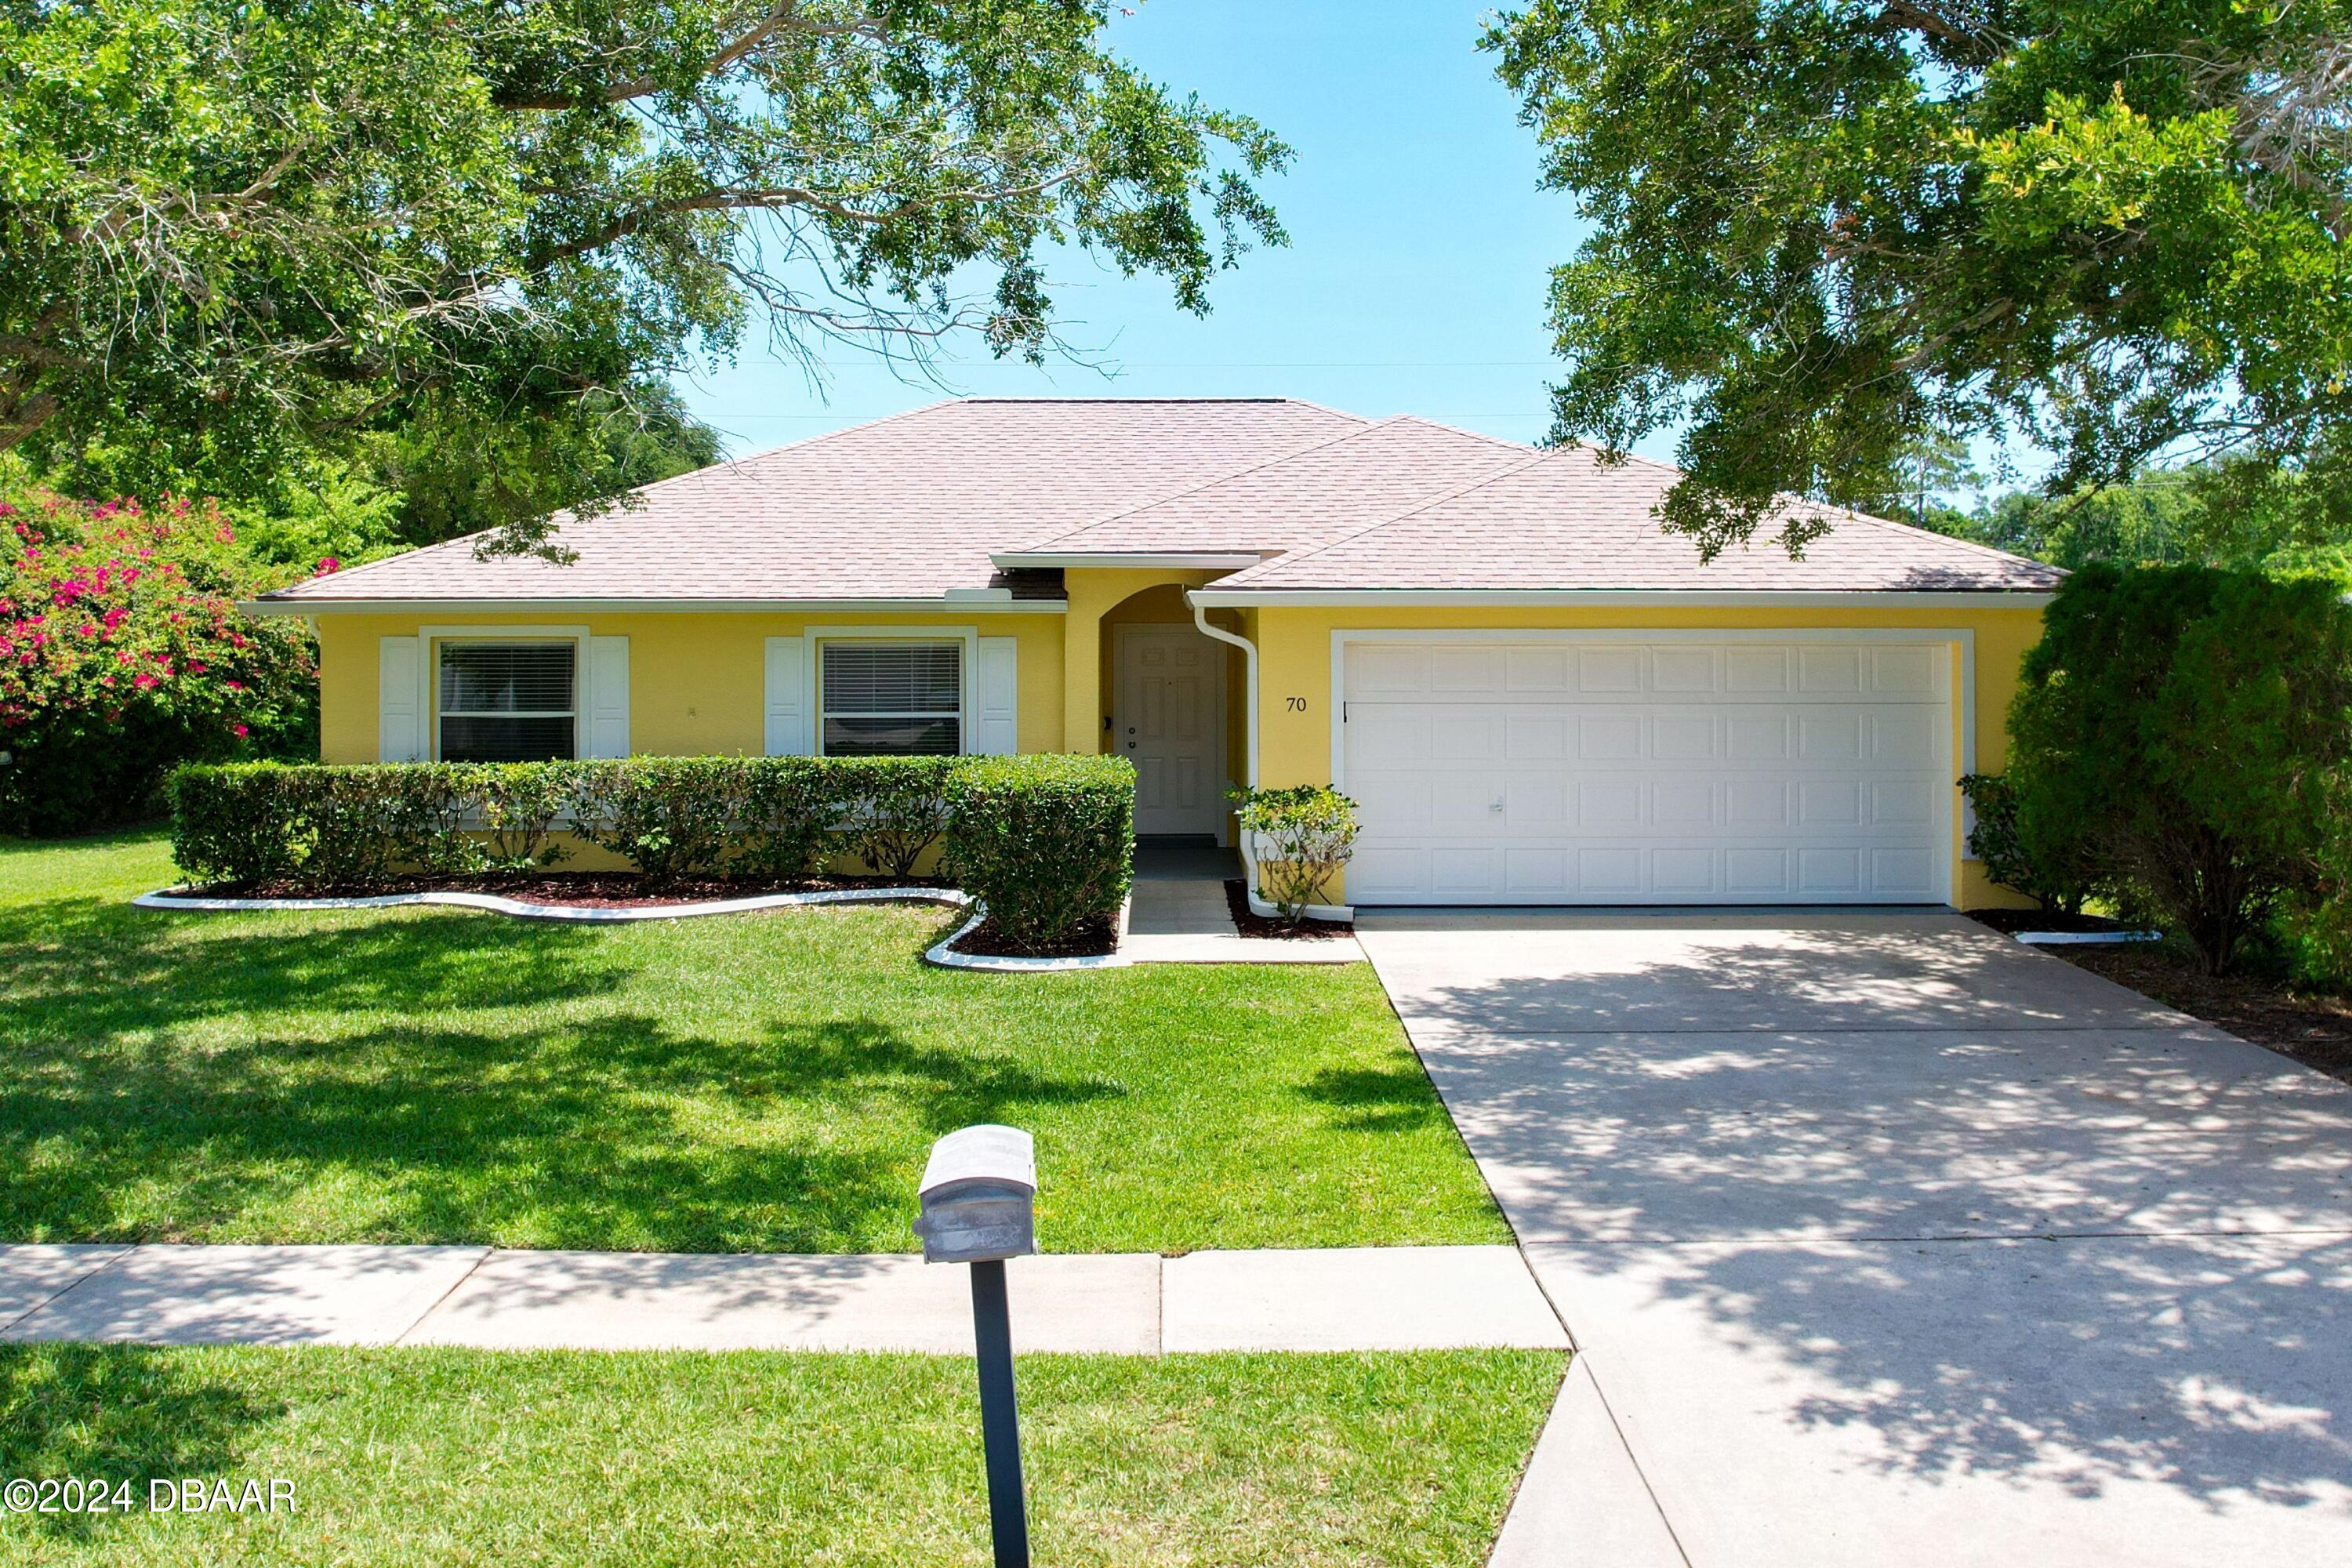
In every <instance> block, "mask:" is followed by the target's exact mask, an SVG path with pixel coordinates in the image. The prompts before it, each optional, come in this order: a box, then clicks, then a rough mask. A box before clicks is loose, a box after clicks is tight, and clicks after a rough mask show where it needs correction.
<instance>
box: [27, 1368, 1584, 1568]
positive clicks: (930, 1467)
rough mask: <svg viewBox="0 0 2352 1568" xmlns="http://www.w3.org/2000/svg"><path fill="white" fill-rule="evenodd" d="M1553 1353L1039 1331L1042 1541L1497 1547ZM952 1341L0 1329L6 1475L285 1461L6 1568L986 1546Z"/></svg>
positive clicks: (976, 1553) (891, 1552) (159, 1471)
mask: <svg viewBox="0 0 2352 1568" xmlns="http://www.w3.org/2000/svg"><path fill="white" fill-rule="evenodd" d="M1565 1360H1566V1358H1565V1357H1564V1356H1561V1355H1558V1354H1552V1353H1548V1352H1507V1351H1460V1352H1419V1353H1414V1354H1409V1355H1407V1354H1384V1355H1258V1356H1248V1355H1216V1356H1171V1357H1167V1358H1164V1359H1146V1358H1123V1357H1100V1356H1031V1357H1024V1359H1023V1361H1022V1363H1021V1366H1020V1378H1021V1397H1022V1404H1023V1433H1022V1436H1023V1440H1024V1458H1025V1459H1026V1468H1027V1472H1028V1479H1029V1488H1030V1493H1031V1500H1032V1501H1031V1521H1032V1522H1031V1529H1032V1536H1033V1544H1034V1548H1035V1552H1036V1557H1037V1560H1038V1561H1039V1562H1041V1563H1057V1564H1068V1565H1077V1564H1105V1565H1112V1564H1116V1565H1120V1568H1134V1565H1142V1564H1160V1563H1169V1564H1174V1563H1187V1564H1191V1563H1201V1564H1210V1563H1213V1564H1220V1565H1243V1564H1254V1563H1285V1564H1339V1563H1363V1564H1381V1565H1389V1568H1404V1565H1410V1564H1460V1565H1462V1568H1472V1565H1474V1564H1476V1563H1480V1562H1481V1561H1483V1560H1484V1558H1485V1556H1486V1550H1487V1547H1488V1545H1489V1544H1490V1543H1491V1542H1492V1541H1493V1540H1494V1536H1495V1531H1496V1529H1497V1528H1498V1526H1499V1524H1500V1522H1501V1520H1502V1515H1503V1511H1504V1510H1505V1508H1506V1507H1507V1503H1508V1501H1509V1497H1510V1493H1511V1489H1512V1487H1513V1485H1514V1483H1515V1482H1516V1480H1517V1475H1518V1471H1519V1468H1520V1467H1521V1464H1522V1462H1523V1461H1524V1459H1525V1458H1526V1456H1527V1454H1528V1450H1529V1449H1530V1448H1531V1447H1533V1445H1534V1441H1535V1436H1536V1432H1537V1429H1538V1426H1539V1425H1540V1423H1541V1422H1542V1420H1543V1416H1544V1414H1545V1410H1546V1407H1547V1406H1548V1405H1549V1402H1550V1399H1551V1395H1552V1394H1553V1392H1554V1390H1555V1389H1556V1387H1557V1386H1558V1384H1559V1376H1560V1369H1561V1365H1562V1363H1564V1361H1565ZM978 1427H979V1413H978V1408H977V1399H976V1396H975V1394H974V1392H973V1388H972V1373H971V1366H970V1364H969V1363H965V1362H962V1361H960V1360H955V1359H950V1358H947V1357H919V1356H843V1355H791V1354H768V1353H750V1352H744V1353H735V1354H728V1355H695V1354H683V1353H681V1354H661V1355H646V1354H629V1355H596V1354H583V1353H579V1352H572V1353H562V1352H547V1353H538V1354H530V1355H515V1354H507V1353H500V1352H472V1351H423V1350H400V1351H345V1350H322V1349H308V1350H283V1349H268V1350H263V1349H238V1350H176V1351H160V1350H137V1349H131V1348H128V1347H121V1346H114V1347H90V1346H70V1347H67V1346H41V1347H24V1348H12V1349H8V1350H5V1351H0V1475H5V1476H31V1477H62V1476H65V1475H68V1474H71V1475H78V1476H100V1477H106V1478H109V1479H122V1478H126V1477H127V1478H130V1479H133V1480H134V1481H136V1482H137V1486H136V1487H135V1489H134V1490H135V1492H136V1495H137V1496H138V1497H139V1498H140V1499H141V1500H142V1501H143V1500H144V1498H145V1496H146V1482H147V1481H148V1480H149V1479H153V1478H157V1477H165V1478H170V1477H181V1476H194V1477H199V1478H219V1477H225V1478H227V1479H229V1481H230V1484H231V1489H232V1490H239V1489H242V1488H243V1486H244V1483H245V1482H246V1481H247V1479H256V1480H259V1481H261V1482H262V1483H263V1487H262V1489H261V1493H260V1495H267V1483H268V1480H269V1479H283V1480H290V1481H292V1482H293V1484H294V1493H293V1496H294V1510H293V1512H292V1513H291V1514H290V1515H287V1514H280V1515H278V1516H276V1517H260V1516H257V1515H254V1514H247V1515H243V1516H228V1515H199V1516H179V1515H173V1514H161V1515H151V1514H147V1513H145V1512H144V1511H143V1510H142V1511H141V1512H138V1513H135V1514H132V1515H129V1516H118V1517H96V1518H93V1517H88V1516H80V1517H76V1516H68V1515H50V1516H40V1515H25V1514H17V1515H11V1516H5V1517H0V1557H5V1560H6V1561H7V1562H8V1563H15V1564H25V1565H26V1568H30V1565H33V1564H57V1563H73V1564H77V1565H79V1564H100V1563H120V1564H148V1563H171V1564H180V1563H213V1564H263V1563H328V1562H332V1563H346V1564H417V1565H420V1568H421V1565H431V1568H456V1565H465V1564H489V1563H500V1564H503V1563H564V1564H567V1565H570V1568H601V1565H604V1564H614V1565H618V1564H654V1563H659V1564H666V1565H675V1568H688V1565H694V1564H706V1563H707V1564H712V1565H714V1568H715V1565H718V1564H727V1565H730V1568H732V1565H735V1564H755V1563H793V1564H802V1563H808V1564H819V1563H822V1564H836V1565H846V1564H857V1563H870V1564H889V1565H891V1568H899V1565H903V1564H910V1563H923V1564H930V1563H971V1564H979V1563H985V1562H986V1561H987V1554H988V1547H987V1523H986V1521H987V1513H986V1492H985V1489H984V1486H983V1483H982V1470H981V1456H980V1443H979V1437H978Z"/></svg>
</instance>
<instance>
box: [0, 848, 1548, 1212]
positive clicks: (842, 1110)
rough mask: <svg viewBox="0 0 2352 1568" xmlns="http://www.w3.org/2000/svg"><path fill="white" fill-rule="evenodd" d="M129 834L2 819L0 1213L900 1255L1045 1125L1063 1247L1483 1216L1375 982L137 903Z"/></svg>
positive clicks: (734, 937) (1046, 1208)
mask: <svg viewBox="0 0 2352 1568" xmlns="http://www.w3.org/2000/svg"><path fill="white" fill-rule="evenodd" d="M172 880H173V871H172V867H171V865H170V862H169V858H168V856H167V854H166V851H165V847H164V845H163V841H162V840H161V838H160V837H159V836H157V835H154V834H131V835H122V836H118V837H111V838H102V839H90V840H81V841H75V842H72V843H68V844H62V845H59V844H46V845H32V844H24V843H5V842H0V1060H5V1063H6V1068H7V1070H6V1071H5V1073H0V1170H5V1171H6V1172H7V1173H8V1175H7V1179H6V1180H5V1182H0V1241H93V1240H172V1241H210V1242H257V1241H266V1242H348V1241H384V1242H394V1241H399V1242H489V1243H495V1244H498V1245H501V1246H506V1247H591V1248H625V1249H643V1250H652V1251H802V1252H834V1251H852V1252H855V1251H899V1250H906V1249H908V1247H911V1245H912V1237H911V1236H910V1235H909V1233H908V1228H907V1227H908V1220H909V1218H910V1217H911V1214H912V1209H913V1203H914V1187H915V1183H916V1181H917V1179H918V1177H919V1173H920V1171H921V1167H922V1161H923V1157H924V1154H925V1152H926V1151H927V1150H928V1148H929V1144H930V1142H931V1141H932V1140H933V1139H934V1138H936V1137H937V1136H938V1135H939V1134H940V1133H941V1132H944V1131H949V1130H950V1129H952V1128H955V1127H959V1126H961V1125H964V1124H965V1123H968V1122H974V1121H1007V1122H1012V1123H1013V1124H1015V1125H1018V1126H1023V1127H1026V1128H1028V1129H1030V1130H1031V1131H1034V1133H1035V1134H1036V1137H1037V1145H1038V1163H1039V1169H1040V1172H1041V1174H1042V1178H1043V1191H1042V1192H1041V1193H1040V1194H1039V1199H1038V1215H1039V1231H1040V1237H1041V1240H1042V1242H1043V1244H1044V1245H1045V1247H1047V1248H1049V1249H1051V1250H1055V1251H1064V1252H1078V1251H1113V1250H1159V1251H1171V1252H1172V1251H1183V1250H1189V1249H1192V1248H1198V1247H1277V1246H1300V1245H1307V1246H1342V1245H1374V1244H1391V1245H1393V1244H1412V1243H1442V1242H1491V1241H1504V1240H1507V1239H1508V1238H1509V1232H1508V1230H1507V1228H1506V1226H1504V1224H1503V1222H1502V1220H1501V1218H1500V1216H1499V1215H1497V1214H1496V1211H1495V1208H1494V1205H1493V1203H1492V1201H1491V1200H1490V1199H1489V1198H1488V1196H1487V1194H1486V1189H1485V1187H1484V1186H1483V1185H1482V1184H1481V1183H1480V1181H1479V1179H1478V1175H1477V1173H1476V1170H1475V1166H1474V1165H1473V1164H1472V1163H1471V1161H1470V1159H1469V1157H1468V1154H1467V1152H1465V1150H1464V1148H1463V1146H1462V1143H1461V1141H1460V1139H1459V1137H1458V1136H1457V1135H1456V1133H1455V1132H1454V1128H1453V1125H1452V1123H1451V1122H1450V1121H1448V1120H1447V1119H1446V1117H1445V1114H1444V1110H1443V1108H1442V1107H1441V1106H1440V1104H1439V1103H1438V1100H1437V1098H1436V1095H1435V1093H1434V1092H1433V1089H1431V1087H1430V1085H1429V1082H1428V1079H1427V1078H1426V1077H1425V1076H1424V1075H1423V1072H1422V1070H1421V1068H1420V1064H1419V1063H1418V1061H1417V1060H1416V1059H1415V1058H1414V1057H1413V1056H1412V1051H1411V1049H1410V1048H1409V1047H1407V1045H1406V1043H1405V1041H1404V1038H1403V1036H1402V1031H1401V1029H1400V1028H1399V1026H1398V1025H1397V1022H1396V1020H1395V1017H1394V1016H1393V1015H1392V1014H1391V1011H1390V1010H1389V1007H1388V1005H1387V1001H1386V999H1385V997H1384V996H1383V995H1382V994H1381V989H1380V987H1379V984H1378V983H1377V982H1376V981H1375V980H1374V979H1373V977H1372V975H1371V973H1370V970H1369V968H1368V967H1367V966H1365V965H1361V964H1351V965H1347V966H1344V967H1320V966H1310V967H1300V966H1288V967H1275V966H1264V967H1260V966H1247V967H1225V966H1219V967H1204V966H1193V965H1152V966H1142V967H1138V968H1134V969H1128V970H1118V971H1109V972H1105V973H1091V974H1066V975H1045V976H1035V975H988V974H970V973H950V972H943V971H940V970H934V969H930V968H928V967H926V966H924V965H923V964H921V963H919V962H917V958H916V955H917V953H918V952H919V951H920V950H921V949H922V948H923V947H924V946H926V945H927V944H928V943H929V942H931V941H933V940H934V939H935V938H936V937H937V935H938V934H939V932H940V930H941V927H942V922H943V921H945V920H946V919H948V918H949V917H948V916H946V915H945V914H944V913H943V912H941V911H939V910H805V911H790V912H777V913H771V914H761V915H749V916H740V917H729V918H719V919H714V920H700V921H675V922H656V923H648V924H640V925H632V926H624V927H611V928H583V927H565V926H548V925H540V924H527V923H524V922H520V921H511V920H508V919H505V918H503V917H499V916H496V915H485V914H479V913H472V912H467V911H462V910H414V909H412V910H365V911H342V912H306V913H275V914H269V913H257V914H236V915H206V914H185V913H169V912H160V911H148V910H133V909H131V908H128V907H127V904H126V900H128V899H129V898H130V897H131V895H133V894H135V893H138V892H141V891H143V890H146V889H152V888H156V887H161V886H163V885H165V884H166V883H168V882H170V881H172Z"/></svg>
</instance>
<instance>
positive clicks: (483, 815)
mask: <svg viewBox="0 0 2352 1568" xmlns="http://www.w3.org/2000/svg"><path fill="white" fill-rule="evenodd" d="M467 779H468V780H469V782H470V784H471V786H472V787H471V790H470V791H469V792H468V795H467V804H469V805H472V807H473V810H474V820H475V821H476V822H478V824H479V825H480V837H479V838H478V840H475V839H471V838H469V839H468V840H467V842H469V843H474V842H478V844H479V846H480V849H481V852H482V861H481V869H483V870H486V871H497V872H520V871H529V870H533V869H536V868H540V867H542V866H552V865H554V864H556V863H557V862H558V861H561V860H563V859H565V858H569V856H570V855H571V851H570V850H569V849H567V848H565V847H563V846H562V845H561V844H558V843H556V842H554V841H553V837H552V836H553V834H554V832H555V830H556V828H557V826H558V825H559V824H560V823H561V822H562V818H563V816H564V813H566V812H567V811H569V810H570V809H571V806H572V801H571V793H570V789H569V780H568V777H567V775H566V773H564V772H563V770H562V769H558V768H550V767H546V766H542V765H541V764H540V763H473V764H471V766H470V769H469V771H468V773H467ZM453 793H454V792H453ZM408 858H410V859H412V860H415V862H417V863H418V864H420V865H429V864H431V863H432V859H433V858H432V856H431V855H430V854H429V853H428V852H425V851H423V850H412V851H411V852H410V853H409V855H408Z"/></svg>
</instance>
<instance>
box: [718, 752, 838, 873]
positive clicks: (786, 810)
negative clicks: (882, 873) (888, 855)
mask: <svg viewBox="0 0 2352 1568" xmlns="http://www.w3.org/2000/svg"><path fill="white" fill-rule="evenodd" d="M844 794H845V785H844V780H843V777H842V775H841V773H840V771H839V769H838V766H837V764H836V763H833V762H830V761H827V760H825V759H824V758H819V757H762V758H757V759H754V760H753V761H751V763H748V764H747V765H746V769H745V777H744V780H743V798H742V807H741V812H740V816H738V818H737V819H736V823H735V840H734V844H735V847H734V853H733V856H732V858H731V859H730V862H729V865H730V868H732V869H734V870H738V871H740V872H742V873H744V874H745V875H747V876H753V877H799V876H804V875H806V874H807V873H808V872H809V871H810V870H812V869H814V868H815V867H816V865H817V863H818V861H819V860H820V859H821V858H823V856H824V852H825V850H826V849H827V848H828V847H830V845H831V842H832V838H833V832H834V826H835V824H836V823H837V822H839V821H840V819H841V817H842V815H843V813H844V811H845V809H846V802H845V799H844Z"/></svg>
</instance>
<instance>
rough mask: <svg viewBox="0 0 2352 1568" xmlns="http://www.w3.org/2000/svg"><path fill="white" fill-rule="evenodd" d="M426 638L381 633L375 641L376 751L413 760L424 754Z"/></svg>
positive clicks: (387, 759)
mask: <svg viewBox="0 0 2352 1568" xmlns="http://www.w3.org/2000/svg"><path fill="white" fill-rule="evenodd" d="M424 707H425V639H424V638H423V637H384V638H382V639H381V640H379V641H378V642H377V644H376V661H375V714H376V718H375V755H376V761H378V762H381V763H413V762H416V761H418V760H419V759H420V758H422V757H423V756H424V755H425V712H424Z"/></svg>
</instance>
